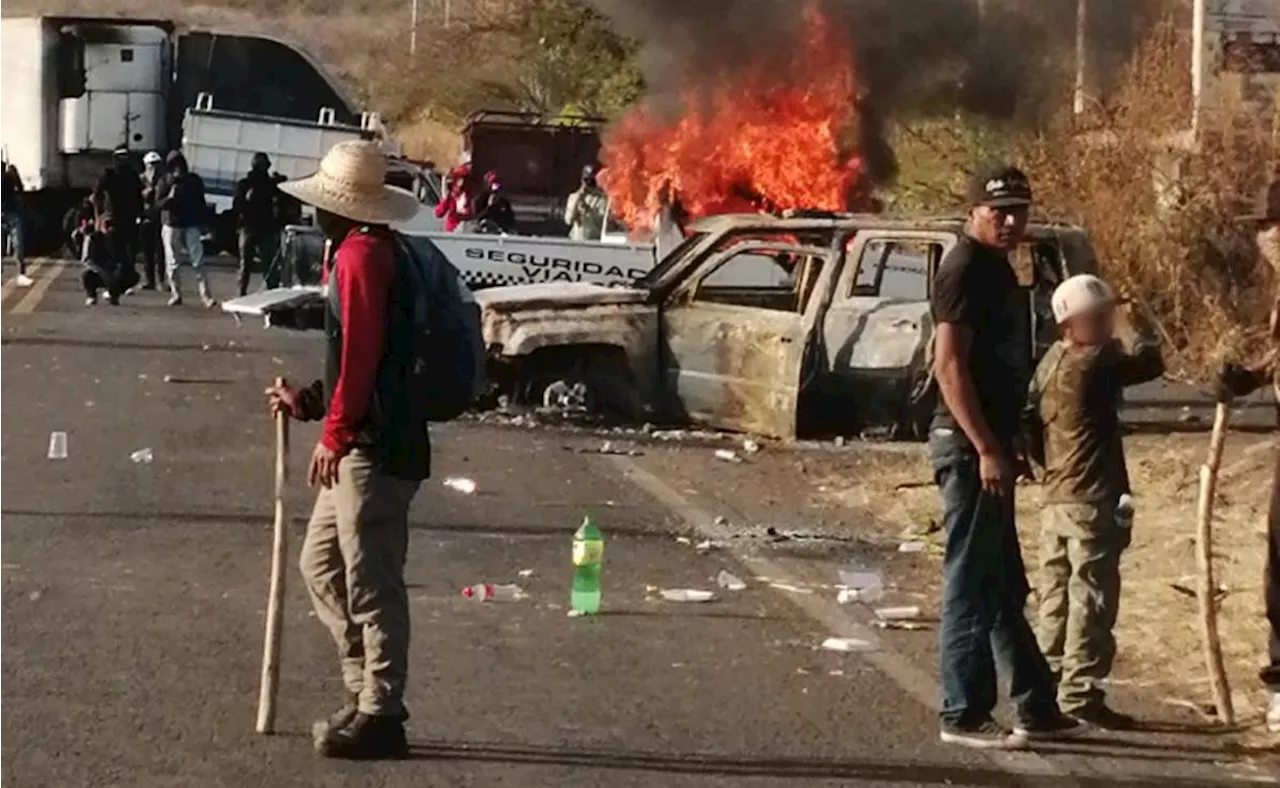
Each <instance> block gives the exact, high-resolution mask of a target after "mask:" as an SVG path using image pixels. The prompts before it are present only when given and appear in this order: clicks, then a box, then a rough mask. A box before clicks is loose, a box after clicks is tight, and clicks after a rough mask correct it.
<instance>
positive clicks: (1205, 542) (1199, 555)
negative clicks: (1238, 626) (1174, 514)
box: [1196, 402, 1236, 725]
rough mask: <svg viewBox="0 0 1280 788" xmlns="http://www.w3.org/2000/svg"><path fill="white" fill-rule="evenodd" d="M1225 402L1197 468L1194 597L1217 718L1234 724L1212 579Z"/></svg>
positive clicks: (1225, 416) (1217, 409)
mask: <svg viewBox="0 0 1280 788" xmlns="http://www.w3.org/2000/svg"><path fill="white" fill-rule="evenodd" d="M1228 416H1229V412H1228V410H1227V403H1225V402H1219V403H1218V407H1217V408H1216V409H1215V410H1214V413H1213V433H1212V436H1211V437H1210V438H1209V456H1208V457H1207V458H1205V461H1204V465H1201V466H1200V501H1199V506H1198V507H1197V508H1196V567H1197V569H1198V570H1199V576H1200V577H1199V581H1200V582H1199V583H1198V584H1197V586H1196V596H1197V597H1198V598H1199V600H1200V631H1201V634H1202V636H1203V639H1204V661H1205V667H1207V668H1208V669H1209V680H1210V682H1211V683H1212V684H1213V699H1214V703H1216V704H1217V707H1218V719H1219V720H1221V721H1222V722H1223V724H1225V725H1234V724H1235V721H1236V712H1235V708H1234V707H1233V706H1232V704H1231V685H1230V684H1228V683H1227V671H1226V668H1225V667H1224V666H1223V663H1222V642H1221V641H1220V640H1219V639H1218V607H1217V600H1216V599H1215V597H1216V595H1217V593H1216V592H1217V583H1215V582H1214V579H1213V497H1214V494H1215V488H1216V487H1217V485H1218V466H1219V465H1221V464H1222V448H1223V444H1225V443H1226V440H1227V419H1228Z"/></svg>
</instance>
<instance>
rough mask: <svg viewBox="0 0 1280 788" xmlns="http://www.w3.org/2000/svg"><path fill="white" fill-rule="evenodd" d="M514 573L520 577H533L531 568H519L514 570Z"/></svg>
mask: <svg viewBox="0 0 1280 788" xmlns="http://www.w3.org/2000/svg"><path fill="white" fill-rule="evenodd" d="M516 574H517V575H519V576H520V577H533V570H532V569H521V570H520V571H519V572H516Z"/></svg>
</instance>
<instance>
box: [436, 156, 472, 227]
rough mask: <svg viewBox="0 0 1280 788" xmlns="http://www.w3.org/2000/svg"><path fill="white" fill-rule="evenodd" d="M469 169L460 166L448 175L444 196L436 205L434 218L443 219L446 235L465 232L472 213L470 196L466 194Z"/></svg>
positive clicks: (465, 165)
mask: <svg viewBox="0 0 1280 788" xmlns="http://www.w3.org/2000/svg"><path fill="white" fill-rule="evenodd" d="M470 174H471V167H470V165H467V164H460V165H458V166H457V167H455V168H454V169H453V172H451V173H449V179H448V182H447V183H446V184H445V190H444V196H443V197H441V198H440V202H439V203H437V204H436V217H437V218H439V219H444V231H445V232H447V233H452V232H457V231H459V230H462V231H464V232H465V231H466V228H467V223H468V222H470V221H471V218H472V217H473V216H474V212H473V211H472V207H471V196H470V195H468V194H467V176H468V175H470Z"/></svg>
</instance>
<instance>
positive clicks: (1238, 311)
mask: <svg viewBox="0 0 1280 788" xmlns="http://www.w3.org/2000/svg"><path fill="white" fill-rule="evenodd" d="M1184 39H1185V36H1183V35H1182V34H1181V33H1179V31H1177V30H1176V29H1175V28H1174V26H1173V25H1171V24H1165V25H1161V26H1159V27H1157V28H1156V30H1155V32H1154V33H1153V35H1152V37H1151V38H1150V39H1149V40H1148V41H1147V42H1146V44H1145V45H1144V46H1143V47H1141V48H1140V49H1139V51H1138V53H1137V54H1136V56H1135V57H1134V59H1133V61H1132V63H1131V64H1130V66H1129V68H1128V70H1127V71H1126V73H1125V75H1124V76H1123V78H1122V79H1121V81H1120V84H1119V86H1118V89H1117V91H1116V93H1115V94H1114V97H1113V99H1112V100H1110V101H1108V102H1107V103H1106V104H1105V105H1099V106H1096V107H1094V108H1092V109H1091V111H1090V112H1089V113H1088V115H1087V117H1086V119H1085V121H1084V122H1083V123H1082V122H1081V121H1080V120H1079V119H1077V118H1073V117H1070V116H1069V115H1068V117H1065V118H1063V119H1061V120H1060V121H1057V122H1055V123H1053V124H1052V125H1051V126H1050V127H1049V129H1048V130H1047V131H1045V132H1043V133H1041V134H1039V135H1036V136H1034V137H1030V138H1024V139H1022V140H1020V141H1019V143H1018V148H1019V159H1020V160H1021V161H1022V162H1023V163H1024V164H1025V166H1026V167H1027V169H1028V170H1029V172H1030V174H1031V176H1032V181H1033V183H1034V184H1035V186H1036V191H1037V202H1038V203H1039V204H1040V205H1041V206H1042V207H1043V208H1044V209H1045V210H1046V211H1048V212H1049V213H1050V214H1051V215H1055V216H1059V217H1061V218H1064V219H1068V220H1071V221H1076V222H1079V223H1081V224H1083V225H1084V226H1085V227H1086V228H1087V229H1088V230H1089V232H1090V234H1091V235H1092V237H1093V242H1094V246H1095V249H1096V251H1097V254H1098V259H1099V264H1100V267H1101V272H1102V274H1103V276H1105V277H1106V278H1108V279H1109V280H1111V281H1112V282H1113V283H1114V284H1116V285H1117V286H1118V287H1119V288H1120V289H1121V290H1123V291H1125V292H1126V293H1127V294H1128V295H1129V296H1131V297H1132V298H1133V299H1134V301H1135V302H1136V303H1137V304H1138V305H1139V308H1140V309H1142V310H1143V311H1144V312H1146V313H1147V315H1148V317H1150V318H1153V319H1154V320H1155V321H1156V323H1157V325H1158V328H1159V330H1160V332H1161V333H1162V335H1163V337H1164V340H1165V341H1166V342H1167V343H1168V345H1169V349H1168V350H1167V356H1168V358H1169V360H1170V361H1171V362H1173V363H1172V364H1171V368H1174V369H1179V370H1180V371H1181V372H1183V373H1184V374H1186V375H1190V376H1195V377H1203V376H1204V375H1205V374H1207V373H1208V371H1209V370H1210V369H1212V367H1213V366H1214V365H1215V364H1216V363H1217V362H1219V361H1220V360H1222V359H1223V358H1224V357H1240V356H1242V355H1244V354H1247V353H1248V352H1249V351H1250V350H1251V349H1252V348H1251V345H1253V344H1254V343H1256V341H1257V340H1258V339H1259V338H1260V332H1259V331H1258V328H1259V327H1261V326H1262V325H1264V323H1265V316H1266V303H1267V300H1266V293H1267V292H1268V288H1269V275H1268V274H1267V273H1266V271H1265V270H1264V267H1263V266H1261V265H1260V264H1258V262H1257V261H1256V256H1255V252H1254V250H1253V248H1252V245H1251V244H1252V240H1251V238H1250V237H1249V236H1248V234H1247V233H1246V232H1245V228H1244V226H1242V225H1241V224H1240V223H1238V222H1237V221H1235V217H1237V216H1239V215H1240V213H1241V212H1242V211H1243V210H1244V209H1245V207H1246V206H1247V204H1248V202H1249V198H1250V196H1251V195H1252V194H1254V193H1255V192H1256V191H1257V190H1258V189H1259V188H1261V187H1262V186H1263V185H1264V183H1265V181H1266V179H1267V177H1268V174H1269V173H1270V172H1271V171H1272V169H1273V167H1274V165H1275V163H1276V161H1277V153H1278V149H1277V138H1276V128H1275V127H1274V123H1273V121H1272V119H1271V118H1270V117H1260V116H1259V113H1258V112H1257V111H1256V109H1255V110H1253V111H1250V110H1249V109H1248V108H1245V107H1241V106H1238V105H1233V104H1231V103H1228V102H1222V103H1219V104H1217V105H1213V106H1206V107H1205V108H1204V111H1203V113H1202V120H1201V130H1200V135H1199V139H1198V141H1195V142H1193V141H1192V138H1191V135H1190V133H1189V125H1190V107H1191V98H1190V85H1189V83H1190V77H1189V73H1188V71H1189V69H1188V68H1187V63H1188V62H1189V61H1188V57H1189V56H1188V45H1187V42H1186V41H1185V40H1184Z"/></svg>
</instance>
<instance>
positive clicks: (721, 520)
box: [711, 514, 729, 526]
mask: <svg viewBox="0 0 1280 788" xmlns="http://www.w3.org/2000/svg"><path fill="white" fill-rule="evenodd" d="M711 522H712V524H713V525H721V526H723V525H728V524H729V518H728V517H725V516H724V515H723V514H721V515H718V516H717V517H716V519H714V520H712V521H711Z"/></svg>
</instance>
